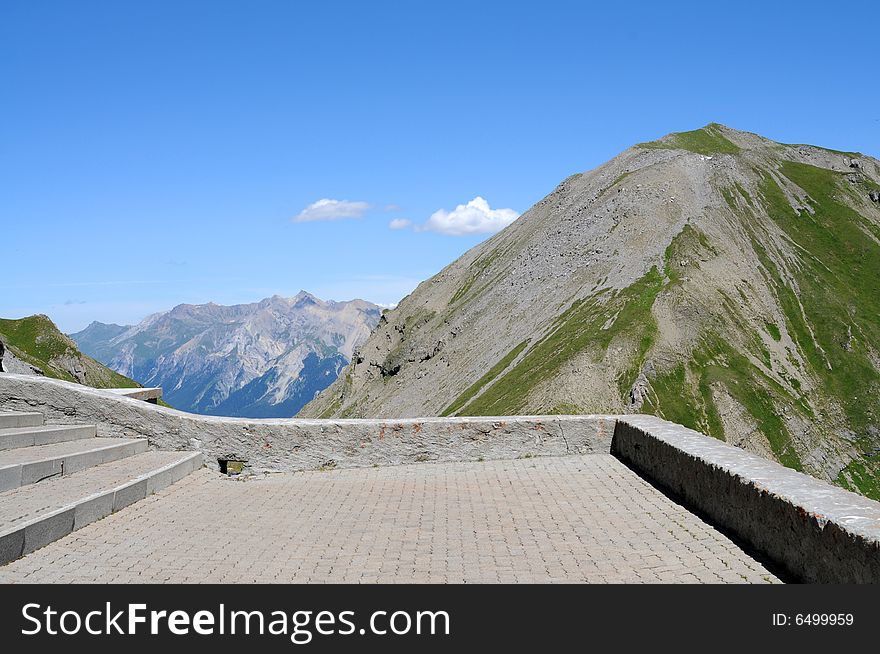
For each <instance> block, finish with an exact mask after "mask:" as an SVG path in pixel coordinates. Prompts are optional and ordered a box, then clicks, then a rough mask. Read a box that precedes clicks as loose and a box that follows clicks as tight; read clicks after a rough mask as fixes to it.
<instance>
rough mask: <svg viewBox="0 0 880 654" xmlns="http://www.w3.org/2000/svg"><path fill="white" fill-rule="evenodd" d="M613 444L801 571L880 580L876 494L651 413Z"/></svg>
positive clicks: (830, 578)
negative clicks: (853, 490) (869, 494)
mask: <svg viewBox="0 0 880 654" xmlns="http://www.w3.org/2000/svg"><path fill="white" fill-rule="evenodd" d="M611 452H612V454H614V455H615V456H617V457H618V458H620V459H622V460H623V461H625V462H627V463H629V464H630V465H631V466H632V467H633V468H635V469H636V470H638V471H639V472H640V473H642V474H643V475H644V476H645V477H647V478H649V479H651V480H652V481H654V482H656V483H657V484H658V485H660V486H662V487H665V488H666V489H668V490H670V491H672V492H673V493H674V494H675V495H677V496H678V497H679V498H681V500H682V501H683V502H684V503H685V504H689V505H690V506H692V507H693V508H695V509H697V510H698V511H701V512H702V513H703V514H705V515H706V516H708V517H709V518H710V519H712V520H713V521H715V522H716V523H717V524H719V525H720V526H721V527H723V528H726V529H728V530H729V531H731V532H733V533H734V534H736V535H737V536H738V537H739V538H740V539H742V540H743V541H745V542H747V543H749V544H751V545H752V546H753V547H754V548H755V549H756V550H758V551H759V552H762V553H763V554H765V555H766V556H768V557H769V558H771V559H772V560H774V561H776V562H777V563H778V564H780V565H782V566H784V567H785V568H786V569H788V570H789V571H790V572H791V573H792V574H794V575H795V576H796V577H798V578H799V579H802V580H804V581H811V582H829V583H880V502H875V501H873V500H869V499H867V498H864V497H862V496H861V495H857V494H855V493H850V492H849V491H846V490H843V489H840V488H837V487H835V486H831V485H830V484H827V483H825V482H823V481H819V480H818V479H814V478H812V477H809V476H807V475H804V474H801V473H799V472H796V471H794V470H791V469H789V468H785V467H783V466H781V465H779V464H778V463H775V462H773V461H769V460H767V459H764V458H761V457H759V456H755V455H753V454H749V453H748V452H745V451H744V450H741V449H739V448H737V447H732V446H730V445H726V444H724V443H722V442H720V441H717V440H715V439H713V438H710V437H708V436H704V435H703V434H700V433H698V432H695V431H693V430H690V429H687V428H685V427H682V426H680V425H676V424H674V423H671V422H667V421H665V420H661V419H660V418H655V417H653V416H620V417H619V418H618V421H617V425H616V427H615V430H614V437H613V440H612V445H611Z"/></svg>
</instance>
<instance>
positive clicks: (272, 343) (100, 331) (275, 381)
mask: <svg viewBox="0 0 880 654" xmlns="http://www.w3.org/2000/svg"><path fill="white" fill-rule="evenodd" d="M379 313H380V310H379V308H378V307H377V306H376V305H373V304H371V303H369V302H366V301H365V300H350V301H347V302H334V301H325V300H321V299H320V298H318V297H316V296H314V295H312V294H310V293H307V292H306V291H300V292H299V293H298V294H297V295H295V296H294V297H292V298H285V297H282V296H279V295H274V296H272V297H268V298H264V299H263V300H260V301H257V302H251V303H247V304H237V305H228V306H227V305H220V304H216V303H213V302H211V303H206V304H180V305H177V306H175V307H173V308H172V309H170V310H169V311H165V312H158V313H155V314H152V315H150V316H147V317H146V318H145V319H144V320H142V321H141V322H140V323H138V324H137V325H128V326H121V325H106V324H104V323H97V322H93V323H92V324H91V325H89V326H88V327H87V328H86V329H84V330H82V331H80V332H77V333H75V334H72V335H71V337H72V338H73V339H74V340H76V341H77V342H78V343H79V344H80V347H82V348H83V349H84V350H85V351H87V352H89V353H91V354H92V355H93V356H95V358H97V359H99V360H101V361H104V362H106V363H107V365H108V366H110V367H111V368H113V369H114V370H119V371H122V372H125V373H129V374H130V375H131V376H133V377H134V378H136V379H138V380H143V382H144V383H145V384H149V385H156V386H162V387H163V393H164V395H165V397H166V398H167V399H168V401H169V402H171V403H172V404H174V405H175V406H177V407H178V408H180V409H183V410H187V411H193V412H196V413H206V414H216V415H232V416H243V417H253V418H259V417H289V416H292V415H294V414H295V413H296V412H297V411H299V409H300V408H301V407H302V405H303V404H305V402H307V401H308V400H310V399H312V397H313V396H314V394H315V393H316V392H317V391H319V390H322V389H323V388H324V387H326V386H327V385H328V384H329V383H330V382H331V381H332V380H333V379H335V377H336V374H338V371H339V370H340V369H341V368H342V367H343V366H344V365H345V364H347V363H348V361H349V360H350V357H351V355H352V352H353V351H354V348H355V346H356V345H357V344H359V343H360V342H362V341H363V340H365V339H366V337H367V335H368V334H369V332H370V330H371V329H372V327H373V326H374V325H375V324H376V322H377V321H378V319H379ZM304 371H305V372H304ZM301 374H305V375H306V376H307V378H302V379H301V378H300V376H301Z"/></svg>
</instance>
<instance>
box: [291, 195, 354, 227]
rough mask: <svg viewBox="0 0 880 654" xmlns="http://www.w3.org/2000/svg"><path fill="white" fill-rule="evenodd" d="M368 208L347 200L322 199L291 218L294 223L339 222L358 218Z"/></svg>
mask: <svg viewBox="0 0 880 654" xmlns="http://www.w3.org/2000/svg"><path fill="white" fill-rule="evenodd" d="M369 208H370V205H369V204H368V203H366V202H350V201H348V200H329V199H327V198H324V199H322V200H318V201H317V202H312V203H311V204H310V205H309V206H307V207H306V208H305V209H303V210H302V211H300V212H299V214H298V215H296V216H294V217H293V222H295V223H307V222H312V221H315V220H339V219H341V218H360V217H361V216H363V215H364V212H365V211H366V210H367V209H369Z"/></svg>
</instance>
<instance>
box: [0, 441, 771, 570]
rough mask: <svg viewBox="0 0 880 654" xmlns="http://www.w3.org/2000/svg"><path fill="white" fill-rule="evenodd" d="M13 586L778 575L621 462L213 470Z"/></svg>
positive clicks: (37, 563)
mask: <svg viewBox="0 0 880 654" xmlns="http://www.w3.org/2000/svg"><path fill="white" fill-rule="evenodd" d="M0 581H2V582H59V583H69V582H163V581H169V582H238V583H249V582H366V583H369V582H459V583H460V582H548V581H549V582H552V581H555V582H637V583H641V582H685V583H688V582H690V583H697V582H704V583H705V582H708V583H719V582H756V583H764V582H773V583H778V581H779V580H778V579H776V577H774V576H773V575H772V574H771V573H770V572H768V571H767V570H766V569H765V568H764V566H763V565H762V564H761V563H759V562H758V561H756V560H755V559H754V558H752V557H751V556H750V555H749V554H748V553H746V552H744V551H743V550H742V549H741V548H740V547H739V546H737V545H736V544H735V543H734V542H732V541H731V540H730V539H729V538H727V537H726V536H724V535H723V534H722V533H720V532H719V531H717V530H716V529H715V528H713V527H712V526H711V525H709V524H707V523H706V522H704V521H703V520H701V519H700V518H698V517H697V516H695V515H693V514H692V513H690V512H689V511H687V510H686V509H684V508H683V507H681V506H679V505H678V504H676V503H675V502H673V501H672V500H670V499H668V498H667V497H666V496H664V495H663V494H662V493H660V492H658V491H657V490H656V489H654V488H653V487H652V486H651V485H650V484H648V483H646V482H645V481H644V480H642V479H641V478H640V477H638V476H637V475H636V474H634V473H633V472H632V471H631V470H629V469H628V468H627V467H625V466H624V465H623V464H622V463H620V462H619V461H617V460H616V459H614V458H613V457H612V456H610V455H604V454H602V455H599V454H594V455H586V456H569V457H559V458H534V459H521V460H516V461H490V462H480V463H476V462H474V463H443V464H419V465H407V466H397V467H387V468H371V469H356V470H335V471H328V472H305V473H285V474H277V475H268V476H265V477H258V478H252V479H250V480H247V481H239V480H234V479H229V478H225V477H221V476H220V475H219V474H217V473H213V472H210V471H208V470H204V469H203V470H200V471H197V472H195V473H193V474H192V475H190V476H189V477H187V478H186V479H184V480H183V481H181V482H178V483H177V484H175V485H173V486H171V487H169V488H166V489H165V490H163V491H161V492H159V493H157V494H156V495H153V496H151V497H148V498H147V499H145V500H142V501H140V502H137V503H136V504H134V505H132V506H129V507H128V508H126V509H123V510H122V511H120V512H119V513H116V514H114V515H112V516H109V517H107V518H105V519H103V520H100V521H98V522H96V523H93V524H91V525H89V526H87V527H85V528H83V529H81V530H79V531H76V532H74V533H73V534H71V535H69V536H67V537H65V538H63V539H61V540H59V541H56V542H54V543H52V544H51V545H49V546H47V547H45V548H43V549H41V550H38V551H36V552H34V553H32V554H30V555H28V556H26V557H24V558H23V559H19V560H18V561H15V562H13V563H11V564H9V565H7V566H4V567H0Z"/></svg>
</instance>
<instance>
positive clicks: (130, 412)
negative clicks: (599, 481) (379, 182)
mask: <svg viewBox="0 0 880 654" xmlns="http://www.w3.org/2000/svg"><path fill="white" fill-rule="evenodd" d="M0 407H2V408H3V409H5V410H8V411H39V412H41V413H43V414H44V415H45V418H46V422H47V423H53V424H82V423H90V424H95V425H97V427H98V436H104V437H125V438H132V437H141V438H147V439H148V440H149V443H150V445H151V446H152V447H154V448H158V449H162V450H198V451H201V452H202V453H203V454H204V456H205V462H206V463H207V464H208V465H209V466H211V467H213V468H215V469H216V468H217V467H218V460H219V459H229V460H235V461H242V460H243V461H246V462H247V467H246V470H248V471H253V472H263V471H294V470H314V469H319V468H332V467H340V468H354V467H364V466H373V465H396V464H401V463H416V462H427V461H476V460H480V459H515V458H522V457H529V456H559V455H564V454H586V453H590V452H603V453H607V452H608V449H609V447H610V442H611V433H612V432H613V430H614V418H610V417H608V416H577V417H571V416H559V417H557V416H539V417H521V416H517V417H512V418H418V419H407V420H311V419H296V418H290V419H265V420H254V419H249V418H221V417H214V416H201V415H195V414H192V413H184V412H183V411H177V410H174V409H168V408H165V407H160V406H155V405H152V404H148V403H146V402H142V401H140V400H135V399H131V398H127V397H122V396H119V395H118V394H114V393H111V392H107V391H101V390H97V389H93V388H88V387H86V386H80V385H79V384H72V383H69V382H64V381H59V380H55V379H47V378H42V377H32V376H27V375H14V374H5V373H0Z"/></svg>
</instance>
